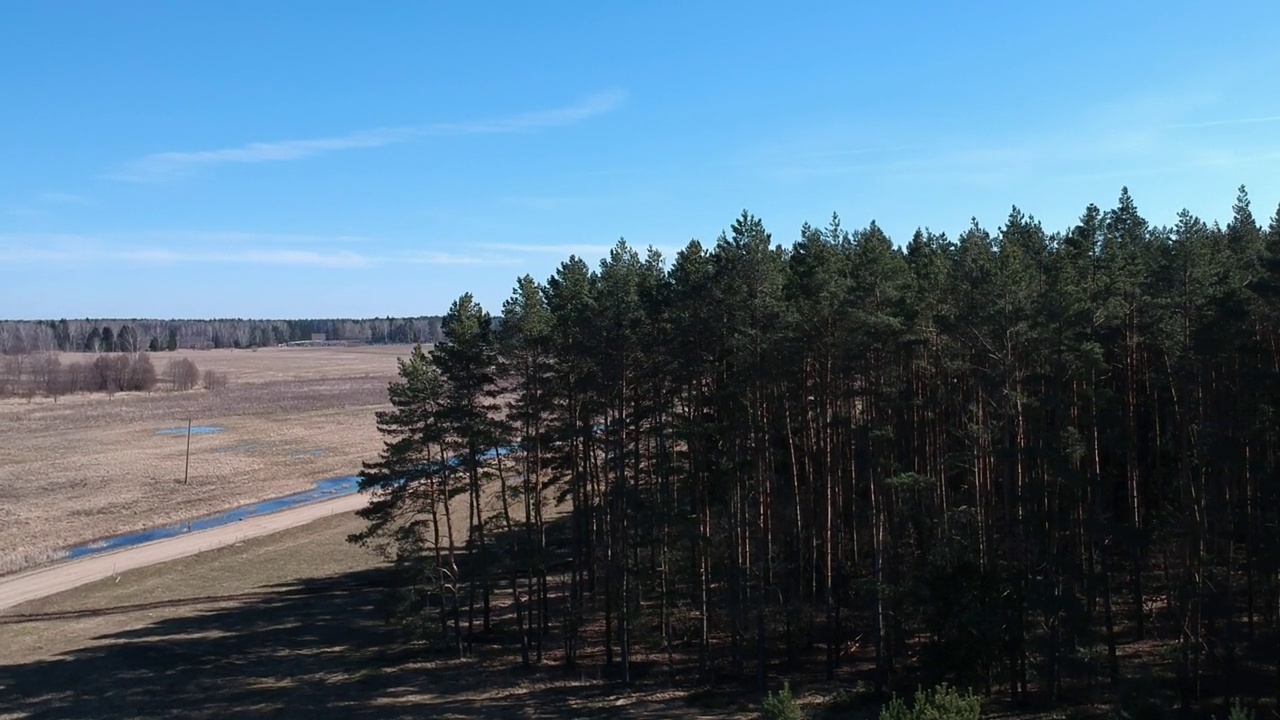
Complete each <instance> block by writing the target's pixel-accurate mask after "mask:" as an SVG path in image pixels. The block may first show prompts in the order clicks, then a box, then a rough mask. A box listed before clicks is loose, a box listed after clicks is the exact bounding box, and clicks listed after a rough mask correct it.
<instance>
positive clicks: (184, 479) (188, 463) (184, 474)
mask: <svg viewBox="0 0 1280 720" xmlns="http://www.w3.org/2000/svg"><path fill="white" fill-rule="evenodd" d="M190 470H191V418H187V461H186V464H184V465H183V466H182V484H183V485H186V484H187V473H188V472H190Z"/></svg>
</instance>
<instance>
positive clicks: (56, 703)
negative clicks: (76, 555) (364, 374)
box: [0, 515, 754, 719]
mask: <svg viewBox="0 0 1280 720" xmlns="http://www.w3.org/2000/svg"><path fill="white" fill-rule="evenodd" d="M359 527H360V521H359V520H358V519H356V518H355V517H354V516H352V515H339V516H334V517H331V518H326V519H323V520H319V521H316V522H314V523H311V524H309V525H305V526H302V527H298V528H294V529H291V530H287V531H284V532H281V533H277V534H275V535H270V536H266V537H260V538H256V539H252V540H248V541H246V542H244V543H243V544H240V545H237V546H234V547H226V548H222V549H219V550H214V551H211V552H208V553H203V554H200V555H196V556H192V557H189V558H185V559H182V560H177V561H174V562H170V563H165V564H162V565H156V566H152V567H149V568H143V569H139V570H134V571H130V572H126V573H122V574H121V575H119V576H117V577H115V578H112V579H107V580H103V581H101V582H97V583H93V584H91V585H86V586H84V587H81V588H78V589H76V590H73V591H70V592H67V593H63V594H61V595H57V596H53V597H49V598H45V599H42V600H37V601H33V602H30V603H27V604H25V605H21V606H18V607H15V608H12V609H10V610H7V611H2V612H0V647H3V648H5V653H4V656H3V658H0V718H30V719H44V718H115V717H129V718H151V717H157V718H158V717H182V718H217V717H238V718H260V717H262V718H265V717H311V718H324V717H335V718H357V719H359V718H410V717H414V718H417V717H433V718H435V717H438V718H481V717H525V718H568V717H600V718H608V717H648V718H699V717H704V718H710V717H754V714H746V713H738V714H727V713H720V712H713V711H710V710H705V709H699V708H697V707H694V706H692V705H690V704H689V702H688V700H687V696H686V695H685V693H682V692H676V691H666V690H663V689H661V688H660V687H659V686H655V685H641V686H638V687H636V688H633V689H631V690H625V689H621V688H619V687H618V686H617V685H612V684H608V683H602V682H600V681H598V680H595V679H591V678H583V677H580V676H579V677H566V676H565V675H564V674H563V673H562V672H561V671H560V670H559V669H557V668H553V667H552V668H545V669H539V670H534V671H531V672H522V671H520V670H519V669H518V667H513V666H512V664H513V662H514V663H516V664H518V659H513V658H512V656H511V653H510V652H507V653H505V654H504V655H503V657H502V658H500V659H497V658H492V657H486V656H485V655H484V651H483V650H481V653H480V654H479V655H478V656H477V657H475V658H473V659H469V660H467V661H458V660H441V659H438V658H436V657H433V656H424V655H422V654H421V653H420V652H419V651H416V650H414V649H413V648H410V647H405V646H404V645H401V644H398V643H396V642H395V640H394V638H393V637H391V636H390V634H389V633H390V631H389V629H388V627H387V626H386V625H385V623H384V622H383V618H384V610H383V608H382V606H381V598H382V594H381V593H380V591H379V590H378V589H377V585H378V584H379V583H380V582H381V581H382V580H383V573H385V572H386V571H385V566H384V565H383V564H382V563H381V562H379V561H378V560H377V558H375V557H374V556H373V555H372V554H371V553H369V552H368V551H365V550H362V549H360V548H356V547H353V546H351V545H348V544H347V543H345V542H344V540H343V538H344V537H345V536H346V535H347V534H348V533H350V532H353V531H355V530H356V529H358V528H359Z"/></svg>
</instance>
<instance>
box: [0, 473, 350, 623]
mask: <svg viewBox="0 0 1280 720" xmlns="http://www.w3.org/2000/svg"><path fill="white" fill-rule="evenodd" d="M366 502H367V498H366V497H365V496H364V495H358V494H357V495H347V496H345V497H340V498H335V499H333V500H325V501H322V502H317V503H312V504H310V505H303V506H302V507H296V508H290V509H288V510H282V511H280V512H277V513H272V514H270V515H259V516H258V517H252V518H249V519H247V520H241V521H239V522H234V523H231V524H228V525H222V526H220V527H216V528H211V529H209V530H202V531H200V532H195V533H191V534H190V535H179V536H178V537H174V538H166V539H164V540H156V541H155V542H150V543H147V544H145V545H137V546H135V547H131V548H125V549H123V550H117V551H115V552H109V553H103V554H101V555H92V556H89V557H85V558H80V559H78V560H72V561H70V562H63V563H57V564H55V565H51V566H49V567H44V568H38V569H35V570H28V571H27V572H23V573H18V574H17V575H13V576H11V577H5V578H0V610H5V609H7V608H11V607H13V606H14V605H18V604H21V603H24V602H27V601H28V600H36V599H38V598H42V597H47V596H49V595H53V594H55V593H60V592H62V591H63V590H70V589H71V588H74V587H78V586H80V585H84V584H86V583H91V582H93V581H95V580H101V579H103V578H106V577H111V576H112V575H115V574H117V573H121V572H124V571H125V570H132V569H134V568H140V567H145V566H147V565H155V564H156V563H162V562H167V561H169V560H176V559H177V558H181V557H186V556H188V555H195V554H196V553H199V552H204V551H205V550H213V549H214V548H220V547H224V546H226V545H234V544H235V543H237V542H240V541H241V540H244V539H245V538H251V537H257V536H259V535H270V534H271V533H275V532H280V531H281V530H287V529H289V528H291V527H297V526H298V525H305V524H306V523H309V522H311V521H312V520H317V519H319V518H322V517H328V516H330V515H335V514H337V513H344V512H353V511H355V510H358V509H360V508H361V507H362V506H363V505H364V504H365V503H366Z"/></svg>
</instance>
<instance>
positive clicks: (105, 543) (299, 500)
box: [63, 426, 516, 560]
mask: <svg viewBox="0 0 1280 720" xmlns="http://www.w3.org/2000/svg"><path fill="white" fill-rule="evenodd" d="M178 430H179V431H180V432H179V434H181V435H186V433H187V429H186V428H185V427H184V428H178ZM198 430H206V431H207V432H221V431H222V430H223V428H220V427H213V426H201V427H199V428H197V427H193V428H191V434H193V435H195V434H196V433H197V431H198ZM160 434H172V433H166V432H165V431H160ZM515 450H516V448H514V447H510V448H498V449H495V450H489V451H487V452H485V453H482V454H481V457H482V458H483V459H491V458H494V457H497V456H499V455H507V454H508V453H511V452H514V451H515ZM322 452H323V451H322ZM447 463H448V465H449V466H451V467H455V468H456V467H459V466H460V465H461V458H457V457H454V458H451V459H450V460H448V461H447ZM359 489H360V478H359V477H357V476H355V475H348V476H345V477H337V478H330V479H328V480H319V481H317V482H316V483H315V484H314V486H313V487H312V488H311V489H310V490H305V491H303V492H299V493H294V494H292V495H285V496H283V497H278V498H273V499H271V500H264V501H262V502H259V503H254V504H253V505H245V506H244V507H238V508H234V509H232V510H226V511H224V512H220V513H216V514H214V515H206V516H205V517H201V518H196V519H194V520H190V521H187V522H180V523H174V524H172V525H165V526H163V527H157V528H150V529H147V530H140V531H138V532H132V533H127V534H125V535H116V536H114V537H109V538H103V539H101V540H94V541H93V542H88V543H85V544H83V545H76V546H74V547H70V548H67V550H66V554H65V555H64V556H63V557H64V558H65V559H67V560H74V559H75V558H79V557H85V556H86V555H97V554H98V553H104V552H107V551H109V550H119V549H121V548H127V547H133V546H135V545H141V544H143V543H148V542H151V541H153V540H163V539H165V538H171V537H177V536H179V535H185V534H187V533H191V532H198V531H200V530H208V529H210V528H215V527H219V526H222V525H229V524H231V523H233V522H239V521H240V520H244V519H246V518H251V517H257V516H259V515H268V514H270V513H274V512H280V511H281V510H287V509H289V508H293V507H298V506H299V505H306V504H308V503H313V502H316V501H319V500H328V499H330V498H335V497H341V496H343V495H351V494H353V493H355V492H357V491H359Z"/></svg>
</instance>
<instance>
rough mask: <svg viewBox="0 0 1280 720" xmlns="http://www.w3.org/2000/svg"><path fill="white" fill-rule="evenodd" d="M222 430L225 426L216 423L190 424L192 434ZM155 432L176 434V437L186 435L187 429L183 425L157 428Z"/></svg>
mask: <svg viewBox="0 0 1280 720" xmlns="http://www.w3.org/2000/svg"><path fill="white" fill-rule="evenodd" d="M223 430H226V428H224V427H219V426H217V425H192V426H191V434H192V435H215V434H217V433H220V432H222V431H223ZM156 434H157V435H177V436H178V437H186V434H187V429H186V428H185V427H176V428H165V429H163V430H157V431H156Z"/></svg>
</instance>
